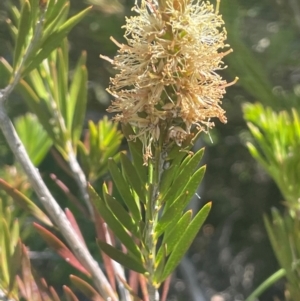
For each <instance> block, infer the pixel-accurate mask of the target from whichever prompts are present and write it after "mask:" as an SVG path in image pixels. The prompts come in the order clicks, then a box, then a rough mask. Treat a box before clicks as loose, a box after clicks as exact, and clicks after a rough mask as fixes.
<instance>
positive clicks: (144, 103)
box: [102, 0, 237, 164]
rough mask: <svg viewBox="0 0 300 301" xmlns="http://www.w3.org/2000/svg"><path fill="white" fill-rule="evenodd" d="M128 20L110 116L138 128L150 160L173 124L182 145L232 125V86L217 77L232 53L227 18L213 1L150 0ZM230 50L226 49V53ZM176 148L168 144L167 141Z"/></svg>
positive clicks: (173, 135)
mask: <svg viewBox="0 0 300 301" xmlns="http://www.w3.org/2000/svg"><path fill="white" fill-rule="evenodd" d="M133 10H134V11H135V12H136V14H137V15H136V16H133V17H130V18H127V19H126V25H125V26H124V28H125V30H126V31H125V35H124V36H125V38H126V41H127V45H125V44H119V43H118V42H116V41H115V40H114V39H112V40H113V42H114V43H115V44H116V45H117V46H118V47H119V50H118V55H117V56H115V58H114V59H113V60H111V59H109V58H107V57H103V56H102V58H104V59H106V60H108V61H110V62H111V63H112V64H113V65H114V68H115V69H117V70H118V72H119V73H118V74H116V76H115V77H114V78H111V81H110V87H109V89H108V92H109V93H110V94H111V95H112V96H113V97H114V98H115V100H114V101H113V102H112V105H111V106H110V107H109V109H108V112H112V113H118V114H117V115H116V116H115V117H114V119H115V120H117V121H120V122H122V123H129V124H130V125H131V126H133V128H134V130H135V133H136V136H134V137H133V138H136V137H139V138H140V139H141V141H142V143H143V145H144V161H145V164H147V161H148V159H149V158H151V157H152V150H151V149H152V146H153V145H154V144H155V143H156V142H157V141H158V139H160V133H161V128H162V126H163V125H164V128H165V127H166V126H167V133H168V135H167V136H166V138H165V140H174V141H175V142H176V143H177V144H178V145H181V143H182V142H183V141H184V140H185V139H186V138H187V137H188V136H189V135H190V134H191V130H192V129H196V131H197V132H198V133H199V132H201V131H207V130H208V129H209V128H212V127H213V126H214V123H213V122H211V119H212V118H215V117H216V118H218V119H219V120H220V121H221V122H223V123H226V121H227V120H226V116H225V111H224V110H223V109H222V108H221V106H220V105H221V99H222V98H223V95H224V94H225V88H226V87H228V86H230V85H232V84H234V83H235V82H236V80H237V79H236V80H235V81H233V82H232V83H227V82H226V81H225V80H223V79H222V78H221V76H220V75H218V74H217V71H218V70H221V69H224V68H225V67H224V66H223V62H222V59H223V57H224V56H225V55H227V54H229V53H230V52H231V51H232V50H231V49H228V45H226V44H225V40H226V38H227V35H226V30H225V28H224V27H223V26H224V21H223V20H222V17H221V15H219V14H218V5H217V9H216V10H214V8H213V6H212V5H211V4H210V3H209V2H208V1H202V0H198V1H192V0H165V1H164V0H158V3H157V2H156V1H153V0H148V1H145V0H142V1H141V4H140V6H138V5H137V4H136V5H135V6H134V8H133ZM224 48H225V49H226V48H227V50H223V49H224ZM166 143H168V141H166Z"/></svg>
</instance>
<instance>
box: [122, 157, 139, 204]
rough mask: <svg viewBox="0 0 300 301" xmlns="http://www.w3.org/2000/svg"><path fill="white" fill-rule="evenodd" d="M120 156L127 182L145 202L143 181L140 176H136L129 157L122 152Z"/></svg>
mask: <svg viewBox="0 0 300 301" xmlns="http://www.w3.org/2000/svg"><path fill="white" fill-rule="evenodd" d="M120 156H121V163H122V167H123V170H124V171H125V175H126V178H127V180H128V182H129V184H130V185H131V187H132V188H133V189H134V190H135V192H136V193H137V195H138V196H139V198H140V201H141V202H145V191H144V189H143V183H142V181H141V179H140V177H139V176H138V173H137V171H136V169H135V168H134V166H133V165H132V163H131V162H130V160H129V158H128V157H127V156H126V155H125V154H124V153H121V154H120Z"/></svg>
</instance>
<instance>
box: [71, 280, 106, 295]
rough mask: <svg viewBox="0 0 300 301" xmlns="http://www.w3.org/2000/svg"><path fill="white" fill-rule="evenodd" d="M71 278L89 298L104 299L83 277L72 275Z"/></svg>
mask: <svg viewBox="0 0 300 301" xmlns="http://www.w3.org/2000/svg"><path fill="white" fill-rule="evenodd" d="M70 280H71V282H72V283H73V285H74V286H75V287H76V288H77V289H79V290H80V291H81V292H82V293H83V294H84V295H85V296H86V297H88V299H89V300H91V301H104V299H103V298H102V297H101V296H100V295H99V294H98V292H97V291H96V290H95V289H94V288H93V287H92V286H91V285H90V284H88V283H87V282H86V281H84V280H83V279H81V278H79V277H77V276H74V275H70Z"/></svg>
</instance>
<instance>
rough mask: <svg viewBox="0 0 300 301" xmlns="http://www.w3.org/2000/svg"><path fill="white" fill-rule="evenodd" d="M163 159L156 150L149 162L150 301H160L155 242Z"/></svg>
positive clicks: (147, 215)
mask: <svg viewBox="0 0 300 301" xmlns="http://www.w3.org/2000/svg"><path fill="white" fill-rule="evenodd" d="M162 167H163V159H162V152H161V148H160V147H157V148H156V149H155V158H154V162H149V196H148V200H147V209H146V248H147V250H148V254H147V262H146V266H147V271H148V273H149V277H148V284H147V286H148V287H147V288H148V295H149V300H150V301H159V293H158V290H157V287H156V285H155V283H154V272H155V257H156V241H155V237H154V235H155V233H154V231H155V227H156V224H157V220H158V211H159V208H158V206H157V198H158V194H159V183H160V177H161V173H162V170H163V168H162Z"/></svg>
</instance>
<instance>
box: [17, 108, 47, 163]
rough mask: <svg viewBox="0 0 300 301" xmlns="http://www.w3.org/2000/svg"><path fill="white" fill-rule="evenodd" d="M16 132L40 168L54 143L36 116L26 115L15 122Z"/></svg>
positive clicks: (30, 156)
mask: <svg viewBox="0 0 300 301" xmlns="http://www.w3.org/2000/svg"><path fill="white" fill-rule="evenodd" d="M14 124H15V127H16V131H17V133H18V135H19V137H20V139H21V140H22V142H23V144H24V146H25V148H26V151H27V153H28V155H29V158H30V159H31V161H32V163H33V164H34V165H35V166H38V165H39V164H40V163H41V162H42V161H43V159H44V158H45V156H46V155H47V153H48V151H49V150H50V148H51V146H52V141H51V139H50V138H49V136H48V134H47V132H46V131H45V130H44V129H43V127H42V125H41V124H40V123H39V122H38V120H37V118H36V116H35V115H32V114H29V113H28V114H26V115H23V116H21V117H18V118H17V119H15V120H14Z"/></svg>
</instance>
